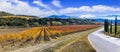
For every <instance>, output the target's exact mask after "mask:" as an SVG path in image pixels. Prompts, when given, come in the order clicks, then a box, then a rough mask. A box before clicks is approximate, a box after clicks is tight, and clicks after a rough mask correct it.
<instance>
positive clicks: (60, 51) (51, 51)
mask: <svg viewBox="0 0 120 52" xmlns="http://www.w3.org/2000/svg"><path fill="white" fill-rule="evenodd" d="M97 29H99V28H96V29H91V30H87V31H85V34H84V35H81V36H78V37H76V38H73V39H70V40H67V41H63V42H60V43H58V44H57V45H56V46H54V47H51V48H48V49H46V50H44V51H43V52H76V51H78V52H79V51H80V50H85V51H87V52H89V51H90V52H91V51H92V52H93V51H94V52H95V49H94V48H93V47H92V46H91V45H90V43H89V41H88V39H87V36H88V34H89V33H91V32H93V31H95V30H97ZM76 43H82V44H80V45H77V44H76ZM71 45H76V47H73V48H75V49H71V48H70V46H71ZM81 45H84V46H81ZM78 46H79V47H81V48H82V49H81V48H80V49H78Z"/></svg>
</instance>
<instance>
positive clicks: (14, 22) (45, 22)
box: [0, 17, 96, 27]
mask: <svg viewBox="0 0 120 52" xmlns="http://www.w3.org/2000/svg"><path fill="white" fill-rule="evenodd" d="M95 21H96V20H94V19H80V18H79V19H75V18H67V19H61V18H30V19H25V18H15V17H14V18H0V26H24V27H33V26H53V25H73V24H93V22H95Z"/></svg>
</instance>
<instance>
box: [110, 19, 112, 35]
mask: <svg viewBox="0 0 120 52" xmlns="http://www.w3.org/2000/svg"><path fill="white" fill-rule="evenodd" d="M110 34H112V20H111V23H110Z"/></svg>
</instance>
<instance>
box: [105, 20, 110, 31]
mask: <svg viewBox="0 0 120 52" xmlns="http://www.w3.org/2000/svg"><path fill="white" fill-rule="evenodd" d="M104 31H105V32H109V22H108V19H105V20H104Z"/></svg>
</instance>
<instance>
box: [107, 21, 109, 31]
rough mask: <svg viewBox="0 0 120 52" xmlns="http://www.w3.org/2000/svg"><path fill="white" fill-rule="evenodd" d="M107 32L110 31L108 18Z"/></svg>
mask: <svg viewBox="0 0 120 52" xmlns="http://www.w3.org/2000/svg"><path fill="white" fill-rule="evenodd" d="M107 32H108V33H109V21H108V19H107Z"/></svg>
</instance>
